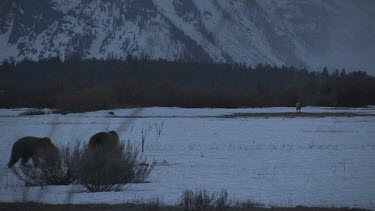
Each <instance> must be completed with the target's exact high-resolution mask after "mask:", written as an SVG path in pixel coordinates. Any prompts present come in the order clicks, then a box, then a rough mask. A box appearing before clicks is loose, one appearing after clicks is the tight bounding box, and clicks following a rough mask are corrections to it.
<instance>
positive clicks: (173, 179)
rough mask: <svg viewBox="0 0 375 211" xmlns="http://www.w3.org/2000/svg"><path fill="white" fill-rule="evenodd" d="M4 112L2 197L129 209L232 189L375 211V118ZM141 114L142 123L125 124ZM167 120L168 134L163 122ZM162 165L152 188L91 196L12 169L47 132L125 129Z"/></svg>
mask: <svg viewBox="0 0 375 211" xmlns="http://www.w3.org/2000/svg"><path fill="white" fill-rule="evenodd" d="M24 110H25V109H0V143H1V145H0V201H2V202H14V201H20V202H24V201H36V202H44V203H51V204H60V203H111V204H113V203H125V202H129V201H133V200H140V199H142V200H148V199H152V198H156V197H158V198H160V199H161V200H162V201H164V202H165V203H168V204H174V203H177V202H178V198H179V196H180V195H181V193H182V191H183V190H184V189H186V188H190V189H203V188H205V189H207V190H209V191H210V192H214V191H220V190H221V189H226V190H227V191H228V193H229V196H230V198H232V199H240V200H247V199H250V200H252V201H256V202H260V203H262V204H265V205H281V206H295V205H305V206H335V207H342V206H348V207H359V208H368V209H375V124H374V123H375V117H374V116H362V117H324V118H312V117H297V118H286V117H285V118H283V117H277V118H276V117H275V118H221V117H220V116H221V115H225V114H232V113H241V112H261V113H265V112H294V108H285V107H283V108H259V109H251V108H243V109H204V108H203V109H182V108H143V109H137V110H135V109H119V110H114V112H115V113H116V115H117V116H119V117H117V118H113V117H110V116H109V115H108V111H97V112H88V113H80V114H68V115H65V116H63V115H59V114H49V115H41V116H31V117H30V116H19V113H21V112H23V111H24ZM303 111H305V112H306V111H308V112H355V113H362V114H367V113H368V114H375V108H368V109H350V108H348V109H334V108H322V107H306V108H303ZM129 115H135V116H137V117H138V118H124V117H126V116H129ZM162 122H164V126H163V129H162V132H161V135H160V137H159V136H158V135H157V130H156V128H155V124H157V125H159V126H160V124H161V123H162ZM142 129H143V130H144V131H148V132H147V134H146V143H145V153H144V155H145V156H146V157H147V158H148V160H149V161H151V160H153V159H154V160H157V161H158V163H159V164H160V165H158V166H157V167H156V168H155V170H154V172H153V173H152V175H151V177H150V181H151V183H145V184H137V185H131V186H130V187H129V188H128V189H126V190H123V191H121V192H109V193H87V192H82V191H81V189H80V186H79V185H71V186H50V187H47V188H44V189H40V188H38V187H33V188H25V187H22V183H21V182H20V181H18V180H17V179H16V178H15V177H14V175H13V173H12V171H10V170H9V169H8V168H7V167H6V165H7V163H8V160H9V157H10V150H11V147H12V144H13V143H14V142H15V141H16V140H17V139H18V138H20V137H23V136H27V135H33V136H49V137H52V139H53V141H54V142H55V143H56V144H72V143H75V142H76V141H78V140H81V141H86V140H88V139H89V137H90V136H91V135H92V134H94V133H95V132H98V131H104V130H117V131H118V132H119V134H120V136H121V139H122V140H128V139H129V140H130V141H131V142H132V143H134V144H139V143H140V140H141V131H142Z"/></svg>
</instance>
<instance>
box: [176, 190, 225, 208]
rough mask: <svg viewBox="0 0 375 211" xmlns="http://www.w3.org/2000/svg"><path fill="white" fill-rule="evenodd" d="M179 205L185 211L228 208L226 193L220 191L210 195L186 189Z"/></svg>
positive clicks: (205, 191)
mask: <svg viewBox="0 0 375 211" xmlns="http://www.w3.org/2000/svg"><path fill="white" fill-rule="evenodd" d="M180 205H181V206H182V207H183V208H184V209H185V210H209V209H216V210H225V209H226V208H228V207H229V200H228V192H227V191H226V190H222V191H221V192H215V193H213V194H210V193H209V192H208V191H207V190H204V189H203V190H197V191H193V190H190V189H186V190H184V191H183V192H182V196H181V198H180Z"/></svg>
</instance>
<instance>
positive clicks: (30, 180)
mask: <svg viewBox="0 0 375 211" xmlns="http://www.w3.org/2000/svg"><path fill="white" fill-rule="evenodd" d="M76 147H79V146H78V145H77V146H76ZM75 150H76V149H75V148H72V149H71V148H70V147H64V148H63V149H62V150H61V151H60V152H59V153H57V154H56V152H55V151H53V150H47V149H44V150H40V151H39V152H38V154H37V155H36V156H34V157H35V159H33V165H20V167H19V168H13V172H14V173H15V175H16V176H17V177H18V178H19V179H20V180H21V181H23V182H24V183H25V186H41V187H43V186H46V185H69V184H70V183H72V182H74V180H75V177H74V176H73V174H72V167H73V161H74V160H75V154H74V151H75Z"/></svg>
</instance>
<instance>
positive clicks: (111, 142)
mask: <svg viewBox="0 0 375 211" xmlns="http://www.w3.org/2000/svg"><path fill="white" fill-rule="evenodd" d="M119 146H120V139H119V137H118V135H117V133H116V132H115V131H113V130H112V131H109V132H98V133H96V134H94V135H93V136H91V138H90V141H89V149H94V148H97V147H101V148H104V149H115V148H118V147H119Z"/></svg>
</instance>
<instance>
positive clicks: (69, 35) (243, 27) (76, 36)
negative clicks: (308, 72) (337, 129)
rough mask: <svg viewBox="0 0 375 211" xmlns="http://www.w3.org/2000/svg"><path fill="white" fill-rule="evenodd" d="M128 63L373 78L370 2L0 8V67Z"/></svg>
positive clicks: (20, 0)
mask: <svg viewBox="0 0 375 211" xmlns="http://www.w3.org/2000/svg"><path fill="white" fill-rule="evenodd" d="M128 54H131V55H137V56H148V57H150V58H153V59H158V58H164V59H168V60H175V59H183V60H195V61H204V62H208V61H215V62H230V63H233V62H238V63H245V64H251V65H254V64H257V63H271V64H275V65H283V64H287V65H296V66H304V67H308V68H322V67H323V66H328V67H331V68H342V67H345V68H349V69H350V68H355V69H362V70H367V71H369V72H370V73H371V71H373V72H372V73H375V59H374V58H375V57H374V55H375V1H373V0H361V1H356V0H314V1H309V0H38V1H30V0H2V1H1V2H0V60H4V59H9V58H14V59H16V60H22V59H25V58H29V59H33V60H38V59H42V58H48V57H55V56H59V57H61V58H62V59H65V58H68V57H71V56H77V55H79V56H80V57H82V58H125V57H126V56H127V55H128Z"/></svg>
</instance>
